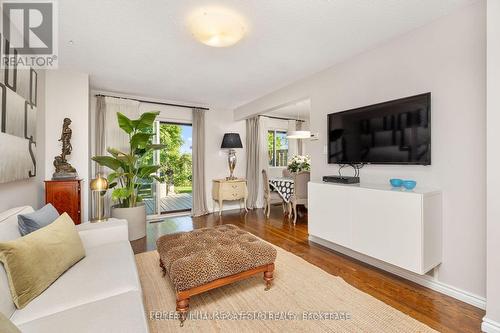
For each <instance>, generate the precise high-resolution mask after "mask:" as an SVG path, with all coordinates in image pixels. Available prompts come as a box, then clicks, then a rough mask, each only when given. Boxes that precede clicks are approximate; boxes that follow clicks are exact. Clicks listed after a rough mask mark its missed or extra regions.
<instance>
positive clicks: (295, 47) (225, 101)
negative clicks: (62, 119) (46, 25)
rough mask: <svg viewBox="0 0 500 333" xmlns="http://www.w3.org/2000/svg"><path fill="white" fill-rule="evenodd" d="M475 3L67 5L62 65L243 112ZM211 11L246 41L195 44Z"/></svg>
mask: <svg viewBox="0 0 500 333" xmlns="http://www.w3.org/2000/svg"><path fill="white" fill-rule="evenodd" d="M472 2H475V0H244V1H243V0H214V1H206V0H148V1H145V0H127V1H124V0H85V1H83V0H60V1H58V4H59V39H60V43H59V61H60V62H59V65H60V67H61V68H69V69H73V70H78V71H83V72H86V73H89V74H90V81H91V87H92V88H95V89H100V90H105V91H115V92H120V93H128V94H133V95H140V96H145V97H154V98H163V99H169V100H176V101H186V102H193V103H200V104H208V105H211V106H218V107H235V106H239V105H241V104H244V103H246V102H248V101H251V100H253V99H255V98H258V97H260V96H262V95H264V94H266V93H269V92H271V91H273V90H275V89H277V88H280V87H282V86H285V85H287V84H289V83H291V82H293V81H295V80H298V79H300V78H303V77H306V76H308V75H310V74H312V73H315V72H318V71H321V70H323V69H325V68H327V67H330V66H332V65H333V64H335V63H337V62H339V61H342V60H343V59H346V58H348V57H350V56H352V55H355V54H357V53H359V52H362V51H363V50H366V49H368V48H371V47H373V46H374V45H376V44H377V43H380V42H381V41H383V40H386V39H388V38H391V37H394V36H396V35H399V34H402V33H404V32H406V31H408V30H411V29H414V28H416V27H419V26H421V25H423V24H425V23H427V22H429V21H431V20H433V19H436V18H437V17H439V16H442V15H445V14H447V13H449V12H450V11H452V10H454V9H456V8H458V7H460V6H463V5H466V4H469V3H472ZM211 4H216V5H223V6H226V7H228V8H231V9H233V10H236V11H237V12H239V13H240V14H241V15H242V16H243V17H245V19H246V20H247V21H248V22H249V24H250V26H249V27H248V34H247V36H246V37H244V39H243V40H242V41H241V42H240V43H239V44H237V45H235V46H233V47H230V48H211V47H208V46H205V45H203V44H201V43H199V42H197V41H195V40H194V39H193V38H192V36H191V35H190V33H189V31H188V30H187V28H186V17H187V15H188V14H189V13H190V12H191V10H193V9H194V8H197V7H198V6H205V5H211ZM70 40H72V41H74V43H73V45H70V43H69V41H70Z"/></svg>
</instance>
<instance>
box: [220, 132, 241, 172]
mask: <svg viewBox="0 0 500 333" xmlns="http://www.w3.org/2000/svg"><path fill="white" fill-rule="evenodd" d="M220 147H221V148H222V149H229V153H228V156H227V162H228V164H229V177H226V179H227V180H233V179H236V177H234V175H233V172H234V168H235V167H236V150H234V148H243V145H242V144H241V139H240V135H239V134H238V133H226V134H224V138H223V139H222V144H221V146H220Z"/></svg>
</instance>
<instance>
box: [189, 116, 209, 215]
mask: <svg viewBox="0 0 500 333" xmlns="http://www.w3.org/2000/svg"><path fill="white" fill-rule="evenodd" d="M191 214H192V215H193V216H201V215H206V214H208V209H207V199H206V190H205V111H203V110H200V109H193V208H192V210H191Z"/></svg>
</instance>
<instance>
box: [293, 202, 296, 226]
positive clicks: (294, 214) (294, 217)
mask: <svg viewBox="0 0 500 333" xmlns="http://www.w3.org/2000/svg"><path fill="white" fill-rule="evenodd" d="M295 223H297V203H296V202H295V201H294V202H293V225H295Z"/></svg>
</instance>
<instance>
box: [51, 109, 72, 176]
mask: <svg viewBox="0 0 500 333" xmlns="http://www.w3.org/2000/svg"><path fill="white" fill-rule="evenodd" d="M69 125H71V119H69V118H64V122H63V128H62V132H61V138H60V139H59V141H60V142H61V143H62V151H61V155H58V156H56V157H55V158H54V167H55V168H56V172H54V174H53V175H52V178H53V179H72V178H77V177H78V174H77V172H76V170H75V168H73V166H72V165H71V164H70V163H69V162H68V161H67V159H66V157H67V156H68V155H71V151H72V150H73V147H72V146H71V135H72V134H73V131H72V130H71V128H70V127H69Z"/></svg>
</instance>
